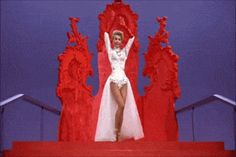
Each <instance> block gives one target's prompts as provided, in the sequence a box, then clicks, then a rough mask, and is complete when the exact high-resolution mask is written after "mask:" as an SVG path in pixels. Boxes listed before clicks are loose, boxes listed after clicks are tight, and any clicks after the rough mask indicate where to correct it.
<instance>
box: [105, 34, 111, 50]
mask: <svg viewBox="0 0 236 157" xmlns="http://www.w3.org/2000/svg"><path fill="white" fill-rule="evenodd" d="M104 41H105V46H106V50H107V53H109V52H110V50H111V42H110V38H109V34H108V33H107V32H104Z"/></svg>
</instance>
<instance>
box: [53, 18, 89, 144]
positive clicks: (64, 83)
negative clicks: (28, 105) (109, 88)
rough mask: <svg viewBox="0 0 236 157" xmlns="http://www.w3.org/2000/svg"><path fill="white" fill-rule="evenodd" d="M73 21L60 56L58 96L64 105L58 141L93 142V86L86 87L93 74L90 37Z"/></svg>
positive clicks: (74, 19)
mask: <svg viewBox="0 0 236 157" xmlns="http://www.w3.org/2000/svg"><path fill="white" fill-rule="evenodd" d="M70 21H71V32H68V33H67V36H68V42H67V46H66V48H65V50H64V52H63V53H62V54H60V55H59V56H58V60H59V62H60V65H59V80H58V85H57V96H58V97H59V98H60V100H61V103H62V111H61V117H60V124H59V140H60V141H75V140H76V141H78V140H80V141H88V140H91V115H90V114H91V111H92V87H90V86H88V85H86V79H87V77H88V76H91V75H92V72H93V71H92V66H91V58H92V55H91V53H90V52H89V50H88V46H87V38H85V37H83V36H82V35H81V34H80V33H79V32H78V31H77V22H79V18H70Z"/></svg>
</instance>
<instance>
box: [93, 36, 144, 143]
mask: <svg viewBox="0 0 236 157" xmlns="http://www.w3.org/2000/svg"><path fill="white" fill-rule="evenodd" d="M104 40H105V45H106V50H107V52H108V58H109V61H110V64H111V69H112V73H111V74H110V76H109V77H108V78H107V81H106V83H105V85H104V89H103V93H102V98H101V103H100V109H99V114H98V122H97V128H96V133H95V141H115V140H116V135H115V114H116V110H117V103H116V101H115V99H114V98H113V95H112V93H111V91H110V82H111V81H112V82H115V83H117V84H118V86H119V88H120V87H122V85H124V84H126V83H127V96H126V102H125V107H124V112H123V122H122V126H121V130H120V138H121V140H122V139H128V138H134V139H135V140H137V139H140V138H143V137H144V134H143V128H142V124H141V121H140V118H139V114H138V110H137V106H136V103H135V98H134V95H133V91H132V88H131V84H130V81H129V79H128V78H127V76H126V75H125V71H124V68H125V61H126V59H127V56H128V52H129V49H130V47H131V45H132V43H133V41H134V37H133V38H130V39H129V41H128V43H127V44H126V46H125V47H124V48H123V49H122V50H121V51H120V52H119V53H117V52H116V50H117V49H112V48H111V46H110V40H109V35H108V33H106V32H105V33H104Z"/></svg>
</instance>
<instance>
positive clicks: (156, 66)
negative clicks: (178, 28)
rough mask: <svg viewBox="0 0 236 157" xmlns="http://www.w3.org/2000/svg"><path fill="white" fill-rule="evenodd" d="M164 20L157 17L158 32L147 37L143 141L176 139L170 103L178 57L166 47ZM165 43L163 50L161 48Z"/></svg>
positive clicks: (176, 91) (174, 93) (173, 97)
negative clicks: (146, 80) (147, 79)
mask: <svg viewBox="0 0 236 157" xmlns="http://www.w3.org/2000/svg"><path fill="white" fill-rule="evenodd" d="M166 20H167V18H166V17H163V18H159V17H158V18H157V21H158V22H159V23H160V28H159V31H158V32H157V33H156V35H155V36H154V37H150V36H149V47H148V50H147V53H146V54H145V61H146V65H145V67H144V70H143V75H144V76H147V77H148V78H149V79H150V82H151V83H150V85H149V86H148V87H145V96H144V97H143V102H144V103H143V115H144V116H143V121H144V133H145V139H146V140H164V141H169V140H177V139H178V125H177V119H176V115H175V109H174V104H175V101H176V99H177V98H178V97H179V96H180V88H179V84H178V66H177V61H178V59H179V57H178V56H177V55H176V54H175V53H174V52H173V51H172V48H171V46H169V45H168V36H169V33H168V32H167V31H166V29H165V27H166ZM161 43H163V44H167V46H165V47H163V46H162V45H161Z"/></svg>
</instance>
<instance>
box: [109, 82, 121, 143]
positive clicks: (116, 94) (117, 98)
mask: <svg viewBox="0 0 236 157" xmlns="http://www.w3.org/2000/svg"><path fill="white" fill-rule="evenodd" d="M110 87H111V93H112V95H113V97H114V99H115V101H116V103H117V104H118V109H117V111H116V115H115V128H116V129H117V130H116V131H117V132H116V133H117V139H116V140H118V133H119V132H120V128H121V124H122V120H123V111H124V105H125V102H124V100H123V97H122V95H121V91H120V89H119V87H118V85H117V84H116V83H114V82H111V84H110Z"/></svg>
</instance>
